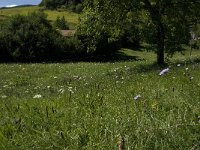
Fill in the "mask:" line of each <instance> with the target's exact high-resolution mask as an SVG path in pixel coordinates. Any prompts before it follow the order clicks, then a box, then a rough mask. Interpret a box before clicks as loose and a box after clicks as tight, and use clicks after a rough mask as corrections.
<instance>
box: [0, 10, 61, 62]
mask: <svg viewBox="0 0 200 150" xmlns="http://www.w3.org/2000/svg"><path fill="white" fill-rule="evenodd" d="M46 17H47V16H46V14H44V13H42V12H38V13H36V12H34V13H30V14H28V15H27V16H22V15H16V16H12V17H10V18H9V19H8V20H6V21H5V23H4V25H3V26H2V32H1V33H0V54H2V56H3V57H5V60H7V59H10V58H11V59H13V60H15V61H45V60H53V59H54V58H58V57H59V55H61V52H62V50H63V49H62V45H63V44H62V43H64V42H65V40H64V37H62V35H60V34H59V33H58V32H57V31H56V30H54V29H53V28H52V26H51V24H50V22H49V21H48V20H47V18H46Z"/></svg>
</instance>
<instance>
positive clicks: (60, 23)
mask: <svg viewBox="0 0 200 150" xmlns="http://www.w3.org/2000/svg"><path fill="white" fill-rule="evenodd" d="M54 26H55V28H58V29H60V30H69V25H68V23H67V22H66V20H65V17H64V16H63V17H62V18H60V17H59V16H58V17H57V19H56V21H55V22H54Z"/></svg>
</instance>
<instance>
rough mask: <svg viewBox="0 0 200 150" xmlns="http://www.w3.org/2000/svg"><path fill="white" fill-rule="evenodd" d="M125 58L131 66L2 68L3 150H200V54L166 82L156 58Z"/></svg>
mask: <svg viewBox="0 0 200 150" xmlns="http://www.w3.org/2000/svg"><path fill="white" fill-rule="evenodd" d="M122 52H123V53H126V54H128V56H129V57H127V58H129V60H128V59H127V60H125V59H124V61H114V60H113V61H112V62H104V63H97V62H96V63H92V62H91V63H89V62H79V63H68V64H65V63H55V64H0V109H1V111H0V118H1V120H0V149H1V150H4V149H5V150H7V149H20V150H23V149H24V150H25V149H34V150H36V149H41V150H45V149H70V150H75V149H87V150H88V149H91V150H95V149H105V150H110V149H118V144H119V142H120V137H122V138H124V141H125V149H127V150H128V149H130V150H131V149H181V150H183V149H187V150H188V149H199V147H200V142H199V141H200V64H199V61H198V58H199V57H200V52H199V51H194V52H193V53H192V54H193V56H192V57H191V59H189V58H190V57H189V56H188V53H186V55H184V56H183V55H180V54H177V55H176V56H175V58H174V59H173V60H171V63H169V72H168V73H167V74H166V75H164V76H159V75H158V74H159V72H160V70H161V69H163V68H159V67H157V66H155V65H153V61H154V60H155V54H153V53H151V52H139V51H132V50H123V51H122ZM136 60H137V61H136ZM177 64H178V65H177ZM179 64H180V65H179ZM136 96H138V97H136ZM134 98H135V99H134Z"/></svg>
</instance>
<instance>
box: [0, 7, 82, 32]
mask: <svg viewBox="0 0 200 150" xmlns="http://www.w3.org/2000/svg"><path fill="white" fill-rule="evenodd" d="M41 9H42V8H41V7H38V6H31V7H16V8H9V9H0V20H1V19H5V18H7V17H10V16H12V15H16V14H21V15H26V14H28V13H30V12H34V11H39V10H41ZM44 12H45V13H46V14H47V15H48V20H50V21H51V22H53V21H55V20H56V18H57V16H60V17H62V16H64V17H65V19H66V21H68V23H69V25H70V28H72V29H73V28H74V27H75V25H77V23H78V16H79V15H78V14H76V13H73V12H70V11H67V10H66V11H63V10H57V11H56V10H44Z"/></svg>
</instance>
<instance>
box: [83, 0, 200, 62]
mask: <svg viewBox="0 0 200 150" xmlns="http://www.w3.org/2000/svg"><path fill="white" fill-rule="evenodd" d="M199 8H200V1H199V0H116V1H112V0H106V1H105V0H86V1H85V9H84V10H85V13H86V14H93V15H98V16H99V17H98V19H97V22H101V24H102V26H107V27H108V26H109V25H110V26H111V27H110V28H109V29H112V28H113V24H115V27H116V25H119V26H118V27H119V29H121V27H122V26H123V23H124V21H123V20H124V18H126V15H127V13H129V12H134V13H135V14H140V15H139V17H140V19H141V23H140V24H141V25H142V24H143V23H144V22H143V19H144V16H142V15H141V14H145V15H146V16H145V17H146V18H147V20H148V23H151V24H152V28H151V31H150V32H153V33H152V35H153V36H154V37H155V38H154V37H152V38H154V39H155V42H156V43H155V44H156V53H157V63H158V64H160V65H162V64H164V63H165V61H164V52H165V50H166V52H168V53H173V52H174V51H175V50H180V49H181V44H183V43H187V42H188V41H189V27H190V25H191V24H193V23H195V22H197V21H198V19H199V18H200V11H199V10H198V9H199ZM102 19H103V20H102ZM104 23H105V24H104ZM120 23H121V25H120ZM96 24H97V23H96ZM106 24H107V25H106ZM120 26H121V27H120ZM89 29H90V28H89V27H88V29H87V31H88V33H89V32H90V30H89ZM91 30H93V29H91Z"/></svg>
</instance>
